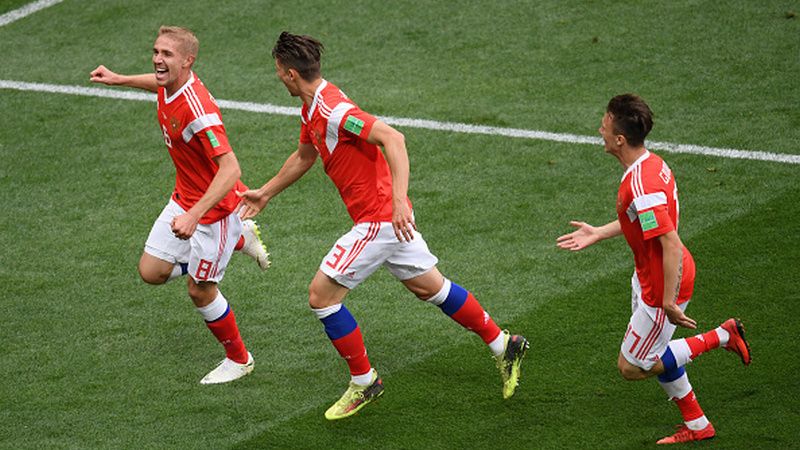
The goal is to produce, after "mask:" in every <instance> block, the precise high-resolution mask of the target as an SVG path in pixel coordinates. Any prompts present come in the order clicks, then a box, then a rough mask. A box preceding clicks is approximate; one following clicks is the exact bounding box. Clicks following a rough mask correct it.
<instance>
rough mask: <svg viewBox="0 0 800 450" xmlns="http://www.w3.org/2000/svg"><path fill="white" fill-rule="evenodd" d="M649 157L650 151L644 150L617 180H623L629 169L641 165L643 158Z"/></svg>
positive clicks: (631, 169)
mask: <svg viewBox="0 0 800 450" xmlns="http://www.w3.org/2000/svg"><path fill="white" fill-rule="evenodd" d="M649 157H650V151H649V150H645V151H644V155H642V156H640V157H639V159H637V160H636V161H634V162H633V164H631V166H630V167H628V170H626V171H625V173H624V174H623V175H622V179H621V180H619V182H620V183H622V182H623V181H625V177H627V176H628V174H629V173H631V171H633V169H635V168H636V166H638V165H641V164H642V163H643V162H644V160H645V159H647V158H649Z"/></svg>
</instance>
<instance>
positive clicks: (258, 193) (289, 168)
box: [236, 144, 317, 219]
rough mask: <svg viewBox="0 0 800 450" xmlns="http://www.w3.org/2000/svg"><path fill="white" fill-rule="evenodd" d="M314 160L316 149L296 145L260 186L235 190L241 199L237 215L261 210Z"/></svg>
mask: <svg viewBox="0 0 800 450" xmlns="http://www.w3.org/2000/svg"><path fill="white" fill-rule="evenodd" d="M316 160H317V150H316V149H315V148H314V146H313V145H311V144H300V145H298V147H297V150H296V151H295V152H294V153H292V154H291V155H289V157H288V158H287V159H286V162H285V163H283V167H281V170H279V171H278V173H277V174H276V175H275V176H274V177H272V178H271V179H270V180H269V181H267V182H266V183H265V184H264V185H263V186H261V188H259V189H250V190H247V191H244V192H239V191H237V192H236V195H238V196H239V198H241V199H242V202H241V206H240V208H239V216H240V217H241V218H242V219H249V218H251V217H254V216H255V215H256V214H258V213H259V212H261V210H262V209H264V207H266V206H267V203H269V201H270V200H271V199H272V198H273V197H275V196H276V195H278V194H280V193H281V192H282V191H283V190H284V189H286V188H287V187H289V186H291V185H292V184H293V183H294V182H295V181H297V180H299V179H300V177H302V176H303V175H305V173H306V172H308V169H310V168H311V166H313V165H314V162H315V161H316Z"/></svg>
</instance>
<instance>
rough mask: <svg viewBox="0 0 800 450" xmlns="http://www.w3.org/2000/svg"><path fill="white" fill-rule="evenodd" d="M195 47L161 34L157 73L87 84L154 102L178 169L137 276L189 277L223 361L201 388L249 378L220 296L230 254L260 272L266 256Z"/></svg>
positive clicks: (109, 75) (249, 363)
mask: <svg viewBox="0 0 800 450" xmlns="http://www.w3.org/2000/svg"><path fill="white" fill-rule="evenodd" d="M198 47H199V44H198V40H197V38H196V37H195V35H194V33H192V32H191V31H190V30H188V29H186V28H181V27H161V28H160V29H159V30H158V36H157V37H156V40H155V43H154V44H153V67H154V73H146V74H141V75H130V76H129V75H120V74H117V73H114V72H112V71H111V70H109V69H107V68H106V67H105V66H102V65H101V66H99V67H97V68H96V69H95V70H93V71H92V72H91V81H93V82H96V83H103V84H107V85H121V86H128V87H135V88H139V89H143V90H146V91H150V92H156V93H157V94H158V123H159V125H160V128H161V131H162V133H163V136H164V143H165V144H166V146H167V151H168V152H169V155H170V157H172V161H173V163H174V164H175V169H176V176H175V190H174V192H173V193H172V196H171V198H170V200H169V202H168V203H167V206H165V207H164V210H163V211H162V212H161V215H159V217H158V219H156V222H155V223H154V224H153V228H152V230H151V231H150V235H149V236H148V238H147V242H146V243H145V248H144V252H143V253H142V257H141V259H140V261H139V274H140V275H141V277H142V279H143V280H144V281H145V282H147V283H149V284H163V283H166V282H167V281H170V280H172V279H174V278H177V277H180V276H182V275H187V274H188V275H189V277H188V286H189V297H191V299H192V301H193V302H194V305H195V307H196V308H197V311H198V313H200V315H201V316H202V317H203V319H205V322H206V325H207V327H208V328H209V330H210V331H211V332H212V333H213V334H214V336H215V337H216V338H217V340H218V341H219V342H220V343H221V344H222V345H223V347H224V348H225V354H226V358H225V359H224V360H222V362H221V363H220V364H219V365H218V366H217V367H216V368H215V369H214V370H212V371H211V372H209V373H208V374H207V375H206V376H205V377H204V378H203V379H202V380H201V381H200V382H201V383H202V384H216V383H226V382H228V381H233V380H235V379H237V378H240V377H243V376H245V375H247V374H248V373H250V372H251V371H252V370H253V356H252V355H251V354H250V352H248V351H247V349H246V348H245V345H244V343H243V342H242V338H241V336H240V334H239V328H238V326H237V324H236V319H235V317H234V315H233V310H232V309H231V307H230V305H229V304H228V301H227V300H226V299H225V297H224V296H223V295H222V293H221V292H220V291H219V289H218V288H217V284H218V283H219V282H220V281H221V280H222V277H223V275H224V274H225V268H226V267H227V265H228V262H229V260H230V258H231V254H232V253H233V251H234V249H237V250H241V251H242V252H243V253H245V254H247V255H248V256H250V257H252V258H253V259H255V260H256V262H257V263H258V265H259V266H260V267H261V269H262V270H264V269H266V268H267V267H268V266H269V254H268V253H267V250H266V247H265V246H264V244H263V242H262V240H261V235H260V230H259V228H258V226H257V225H256V224H255V222H253V221H245V222H242V221H241V219H240V218H239V215H238V214H236V212H235V209H236V207H237V205H238V203H239V199H238V198H237V197H236V194H235V193H234V190H236V189H238V190H243V189H246V187H245V186H244V184H242V182H241V181H240V180H239V176H240V175H241V170H240V169H239V162H238V161H237V159H236V155H234V153H233V149H231V146H230V144H229V143H228V137H227V134H226V132H225V126H224V125H223V123H222V114H221V113H220V111H219V107H218V106H217V102H216V101H215V100H214V97H212V96H211V94H210V93H209V92H208V89H206V87H205V86H204V85H203V83H202V82H201V81H200V79H199V78H198V77H197V75H196V74H195V73H194V72H193V71H192V65H193V64H194V61H195V59H196V58H197V51H198Z"/></svg>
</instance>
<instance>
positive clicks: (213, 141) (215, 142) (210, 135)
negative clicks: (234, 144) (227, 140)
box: [206, 130, 219, 148]
mask: <svg viewBox="0 0 800 450" xmlns="http://www.w3.org/2000/svg"><path fill="white" fill-rule="evenodd" d="M206 137H208V141H209V142H211V147H213V148H217V147H219V141H218V140H217V136H216V135H215V134H214V132H213V131H211V130H206Z"/></svg>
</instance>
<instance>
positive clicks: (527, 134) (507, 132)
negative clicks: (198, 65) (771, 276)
mask: <svg viewBox="0 0 800 450" xmlns="http://www.w3.org/2000/svg"><path fill="white" fill-rule="evenodd" d="M0 89H12V90H17V91H35V92H48V93H54V94H71V95H82V96H88V97H102V98H115V99H122V100H139V101H151V102H154V101H155V99H156V96H155V95H154V94H150V93H146V92H137V91H130V90H117V89H109V88H104V87H83V86H66V85H54V84H43V83H25V82H21V81H11V80H0ZM217 103H219V106H220V108H223V109H232V110H237V111H248V112H256V113H263V114H277V115H283V116H298V115H300V108H293V107H288V106H277V105H272V104H269V103H251V102H239V101H233V100H218V101H217ZM380 119H381V120H383V121H384V122H386V123H388V124H390V125H396V126H402V127H410V128H423V129H428V130H436V131H451V132H455V133H471V134H485V135H490V136H506V137H515V138H522V139H537V140H544V141H553V142H564V143H569V144H592V145H601V144H602V141H601V140H600V138H599V137H594V136H580V135H576V134H567V133H550V132H547V131H538V130H524V129H520V128H501V127H489V126H484V125H471V124H467V123H455V122H438V121H435V120H424V119H409V118H403V117H388V116H381V117H380ZM647 147H648V148H650V149H652V150H662V151H666V152H674V153H687V154H692V155H705V156H716V157H720V158H731V159H750V160H756V161H770V162H778V163H784V164H800V155H789V154H784V153H773V152H763V151H749V150H737V149H733V148H716V147H704V146H700V145H688V144H673V143H670V142H656V141H647Z"/></svg>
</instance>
